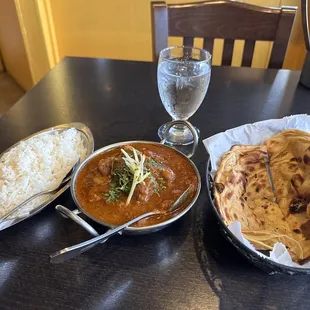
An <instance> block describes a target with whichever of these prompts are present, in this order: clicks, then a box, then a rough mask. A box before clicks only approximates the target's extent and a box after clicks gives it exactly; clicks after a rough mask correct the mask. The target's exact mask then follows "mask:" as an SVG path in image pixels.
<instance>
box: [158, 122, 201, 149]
mask: <svg viewBox="0 0 310 310" xmlns="http://www.w3.org/2000/svg"><path fill="white" fill-rule="evenodd" d="M168 124H169V123H166V124H163V125H161V126H160V127H159V129H158V136H159V138H160V139H161V140H162V139H163V136H164V133H165V131H166V129H167V125H168ZM194 128H195V130H196V132H197V134H198V137H199V134H200V131H199V129H198V128H197V127H194ZM192 143H194V138H193V135H192V133H191V131H190V130H189V129H188V128H187V127H186V126H183V125H175V126H173V127H172V128H170V130H169V132H168V134H167V136H166V142H165V144H168V145H189V144H192Z"/></svg>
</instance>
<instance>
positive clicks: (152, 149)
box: [76, 143, 198, 227]
mask: <svg viewBox="0 0 310 310" xmlns="http://www.w3.org/2000/svg"><path fill="white" fill-rule="evenodd" d="M133 147H134V149H135V150H137V152H138V153H139V154H140V155H142V154H143V155H144V156H145V162H144V170H145V179H144V180H143V182H141V183H139V184H138V185H137V186H136V188H135V190H134V193H133V195H132V199H131V200H130V202H129V203H128V204H127V205H126V201H127V200H128V195H129V191H130V187H131V185H132V176H131V175H130V172H128V168H127V167H126V165H125V162H124V159H123V158H124V155H123V153H122V151H121V149H123V150H125V151H126V152H128V154H130V156H131V157H133V158H134V155H133V154H132V152H131V150H132V149H133ZM190 185H191V186H192V190H191V193H190V195H189V197H188V199H187V201H186V202H185V203H184V205H183V206H182V207H181V208H180V209H178V210H177V211H176V213H174V214H160V215H156V216H152V217H149V218H146V219H144V220H141V221H140V222H139V223H137V224H136V225H135V226H139V227H143V226H149V225H154V224H157V223H160V222H164V221H166V220H168V219H169V218H172V217H174V216H175V215H176V214H177V213H180V212H181V211H182V210H184V209H185V208H186V207H187V206H188V205H189V204H190V202H191V201H192V200H193V198H194V197H195V195H196V193H197V190H198V177H197V175H196V172H195V170H194V168H193V166H192V165H191V163H190V162H189V161H188V160H187V158H185V157H183V156H182V155H181V154H179V153H178V152H176V151H175V150H173V149H171V148H167V147H164V146H161V145H156V144H147V143H134V144H131V145H126V146H121V147H117V148H115V149H112V150H109V151H107V152H104V153H102V154H99V155H97V156H96V157H94V158H93V159H91V160H90V161H89V162H88V163H87V164H86V165H85V166H84V167H83V168H82V169H81V171H80V173H79V175H78V177H77V181H76V195H77V199H78V201H79V203H80V205H81V206H82V208H83V209H84V210H85V211H86V213H88V214H89V215H91V216H92V217H94V218H96V219H98V220H99V221H103V222H105V223H108V224H112V225H121V224H124V223H126V222H127V221H129V220H131V219H133V218H135V217H137V216H139V215H141V214H143V213H146V212H151V211H159V212H163V211H167V210H169V208H170V206H171V205H172V204H173V203H174V202H175V201H176V200H177V198H178V197H179V196H180V195H181V194H182V193H183V192H184V191H185V190H186V189H187V188H188V187H189V186H190Z"/></svg>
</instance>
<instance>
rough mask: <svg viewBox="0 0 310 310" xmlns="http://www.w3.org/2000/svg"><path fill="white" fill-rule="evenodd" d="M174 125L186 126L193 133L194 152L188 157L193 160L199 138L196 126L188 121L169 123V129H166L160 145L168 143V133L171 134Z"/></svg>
mask: <svg viewBox="0 0 310 310" xmlns="http://www.w3.org/2000/svg"><path fill="white" fill-rule="evenodd" d="M174 125H185V126H186V127H187V128H188V129H189V130H190V131H191V133H192V135H193V137H194V143H193V148H192V151H191V152H190V153H189V154H187V155H186V156H187V157H188V158H191V157H192V156H193V155H194V154H195V152H196V149H197V146H198V141H199V137H198V134H197V131H196V130H195V128H194V126H193V125H192V124H191V123H190V122H188V121H184V120H175V121H172V122H170V123H168V124H167V128H166V130H165V132H164V133H163V139H162V140H161V141H160V143H161V144H164V143H165V142H166V139H167V135H168V132H169V130H170V128H171V127H172V126H174Z"/></svg>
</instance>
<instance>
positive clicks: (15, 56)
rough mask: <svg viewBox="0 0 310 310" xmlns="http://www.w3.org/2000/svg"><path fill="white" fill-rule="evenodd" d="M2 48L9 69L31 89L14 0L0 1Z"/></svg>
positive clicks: (31, 83) (23, 84)
mask: <svg viewBox="0 0 310 310" xmlns="http://www.w3.org/2000/svg"><path fill="white" fill-rule="evenodd" d="M0 50H1V54H2V57H3V60H4V64H5V67H6V69H7V71H8V72H9V73H10V74H11V75H12V76H13V77H14V79H15V80H16V82H17V83H18V84H20V86H21V87H23V88H24V89H29V88H30V87H31V86H32V85H33V81H32V76H31V72H30V67H29V62H28V58H27V55H26V50H25V46H24V41H23V37H22V34H21V29H20V26H19V20H18V17H17V13H16V8H15V4H14V1H13V0H1V1H0Z"/></svg>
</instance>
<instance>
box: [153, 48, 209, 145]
mask: <svg viewBox="0 0 310 310" xmlns="http://www.w3.org/2000/svg"><path fill="white" fill-rule="evenodd" d="M210 76H211V54H210V53H209V52H207V51H206V50H203V49H200V48H195V47H187V46H176V47H168V48H165V49H163V50H162V51H161V52H160V55H159V60H158V68H157V85H158V90H159V95H160V98H161V101H162V103H163V105H164V107H165V109H166V111H167V112H168V113H169V114H170V116H171V117H172V120H188V119H189V118H190V117H191V116H192V115H193V114H194V113H195V112H196V111H197V109H198V108H199V106H200V105H201V103H202V101H203V99H204V97H205V95H206V92H207V90H208V87H209V82H210ZM167 124H168V123H166V124H163V125H162V126H161V127H160V128H159V129H158V135H159V137H160V138H161V139H162V138H163V135H164V133H165V131H166V128H167ZM195 129H196V131H197V133H198V134H199V130H198V129H197V128H195ZM165 138H166V143H167V144H170V145H188V144H191V143H193V140H194V139H193V135H192V133H191V131H190V130H189V129H188V128H187V127H186V126H185V125H174V126H173V127H172V128H171V129H170V131H169V132H168V133H167V135H166V137H165Z"/></svg>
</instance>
